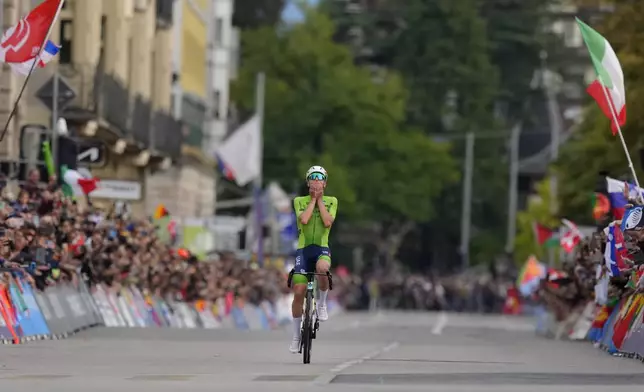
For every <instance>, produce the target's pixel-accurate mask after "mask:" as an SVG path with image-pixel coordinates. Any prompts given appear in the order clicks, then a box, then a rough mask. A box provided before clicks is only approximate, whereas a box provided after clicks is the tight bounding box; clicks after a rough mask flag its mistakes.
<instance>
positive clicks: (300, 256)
mask: <svg viewBox="0 0 644 392" xmlns="http://www.w3.org/2000/svg"><path fill="white" fill-rule="evenodd" d="M306 256H307V255H306V252H304V249H298V250H297V252H296V254H295V267H294V271H295V272H306V271H308V262H307V261H308V260H307V258H306ZM306 283H307V280H306V276H305V275H299V274H293V279H292V281H291V284H292V287H293V303H292V304H291V314H292V316H293V340H292V342H291V347H290V350H291V352H293V353H297V352H298V351H299V342H300V339H301V336H300V335H301V333H302V331H301V325H302V313H304V310H303V308H304V296H305V295H306Z"/></svg>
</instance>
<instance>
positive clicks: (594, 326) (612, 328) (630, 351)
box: [537, 294, 644, 361]
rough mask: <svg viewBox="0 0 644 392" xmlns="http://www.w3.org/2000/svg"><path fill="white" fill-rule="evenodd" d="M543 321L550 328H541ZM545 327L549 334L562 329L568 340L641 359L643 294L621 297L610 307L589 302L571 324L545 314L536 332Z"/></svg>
mask: <svg viewBox="0 0 644 392" xmlns="http://www.w3.org/2000/svg"><path fill="white" fill-rule="evenodd" d="M546 319H547V320H546ZM544 320H546V321H545V323H549V324H550V325H549V327H547V326H545V328H544ZM568 326H569V327H570V329H567V330H563V331H562V328H566V327H568ZM546 329H549V332H550V335H556V332H557V331H559V332H564V334H563V336H565V337H568V338H569V339H572V340H586V341H589V342H591V343H593V344H594V345H595V347H598V348H600V349H603V350H605V351H607V352H608V353H610V354H612V355H615V356H621V357H629V358H636V359H638V360H640V361H644V294H635V295H631V296H629V297H626V298H622V299H621V300H620V301H619V302H618V303H616V304H614V305H613V306H610V305H605V306H600V305H595V304H594V303H589V304H587V306H586V307H585V308H584V310H583V311H582V312H581V313H580V314H579V315H578V317H577V319H576V320H575V321H574V323H556V322H554V321H553V318H552V315H549V314H548V315H546V316H545V318H542V319H541V320H540V322H539V326H538V328H537V332H540V333H544V332H545V330H546Z"/></svg>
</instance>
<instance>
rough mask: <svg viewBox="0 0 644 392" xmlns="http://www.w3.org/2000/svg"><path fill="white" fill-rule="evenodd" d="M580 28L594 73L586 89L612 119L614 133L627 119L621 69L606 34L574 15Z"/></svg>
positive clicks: (614, 133)
mask: <svg viewBox="0 0 644 392" xmlns="http://www.w3.org/2000/svg"><path fill="white" fill-rule="evenodd" d="M577 24H578V25H579V30H580V31H581V35H582V36H583V38H584V42H585V43H586V46H587V47H588V53H590V58H591V60H592V62H593V66H594V67H595V72H596V73H597V80H595V81H594V82H593V83H592V84H591V85H590V86H588V89H587V90H586V91H587V92H588V94H590V96H591V97H593V98H594V99H595V101H597V104H598V105H599V108H600V109H601V110H602V112H604V115H606V117H608V119H609V120H610V122H611V129H612V130H613V135H616V134H617V131H618V130H619V127H620V126H623V125H624V124H625V123H626V91H625V89H624V72H623V71H622V67H621V65H620V64H619V60H618V59H617V55H616V54H615V51H614V50H613V48H612V47H611V46H610V44H609V43H608V41H607V40H606V38H604V37H602V35H601V34H599V33H598V32H597V31H595V30H593V28H592V27H590V26H588V25H587V24H585V23H584V22H582V21H581V20H579V18H577Z"/></svg>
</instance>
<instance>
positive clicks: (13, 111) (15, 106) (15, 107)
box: [0, 0, 65, 142]
mask: <svg viewBox="0 0 644 392" xmlns="http://www.w3.org/2000/svg"><path fill="white" fill-rule="evenodd" d="M63 4H65V0H60V3H59V4H58V10H57V11H56V15H54V19H52V21H51V23H50V24H49V29H48V30H47V35H45V39H44V40H43V41H42V43H41V44H40V49H39V50H38V56H36V57H35V58H34V62H33V63H32V64H31V68H30V69H29V73H28V74H27V77H26V78H25V81H24V82H23V83H22V87H21V88H20V92H19V93H18V98H16V102H14V104H13V108H12V109H11V113H9V117H8V118H7V122H6V124H5V125H4V128H3V130H2V133H1V134H0V142H1V141H2V140H4V137H5V135H6V134H7V130H8V129H9V125H10V124H11V120H12V119H13V118H14V116H15V115H16V111H17V110H18V103H19V102H20V100H21V99H22V94H24V93H25V89H26V88H27V83H28V82H29V78H31V74H32V73H33V72H34V69H36V65H37V64H38V63H39V62H40V56H42V51H43V49H44V48H45V44H47V40H49V36H50V35H51V30H52V29H53V28H54V25H55V24H56V20H57V19H58V16H59V15H60V11H61V10H62V9H63Z"/></svg>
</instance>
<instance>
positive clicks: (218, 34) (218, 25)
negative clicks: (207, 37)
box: [215, 18, 224, 46]
mask: <svg viewBox="0 0 644 392" xmlns="http://www.w3.org/2000/svg"><path fill="white" fill-rule="evenodd" d="M223 44H224V21H223V20H222V19H221V18H217V20H216V21H215V45H217V46H221V45H223Z"/></svg>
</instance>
